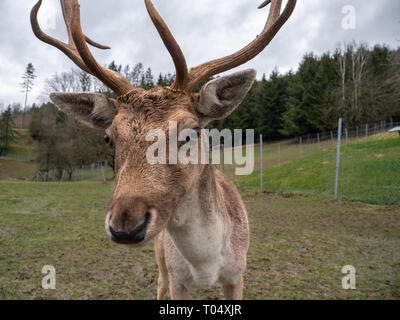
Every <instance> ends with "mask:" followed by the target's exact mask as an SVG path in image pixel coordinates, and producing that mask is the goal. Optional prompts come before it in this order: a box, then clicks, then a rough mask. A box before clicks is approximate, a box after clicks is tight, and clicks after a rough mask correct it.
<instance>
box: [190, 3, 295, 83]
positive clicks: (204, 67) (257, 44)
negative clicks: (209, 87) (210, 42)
mask: <svg viewBox="0 0 400 320" xmlns="http://www.w3.org/2000/svg"><path fill="white" fill-rule="evenodd" d="M296 2H297V0H288V2H287V4H286V7H285V9H284V10H283V12H282V14H281V13H280V10H281V6H282V0H266V1H264V2H263V3H262V4H261V5H260V6H259V8H264V7H265V6H267V5H268V4H270V3H272V5H271V9H270V12H269V15H268V19H267V23H266V25H265V27H264V29H263V31H262V32H261V34H260V35H259V36H258V37H257V38H256V39H255V40H253V41H252V42H251V43H250V44H248V45H247V46H246V47H244V48H243V49H241V50H239V51H237V52H236V53H234V54H231V55H229V56H226V57H224V58H220V59H215V60H212V61H209V62H206V63H203V64H201V65H199V66H196V67H194V68H191V69H190V70H189V75H188V82H187V84H186V85H185V88H184V89H185V90H187V91H193V90H194V89H195V88H196V86H197V85H198V84H199V83H200V82H201V81H203V80H205V79H207V78H208V77H211V76H213V75H216V74H218V73H221V72H224V71H227V70H230V69H233V68H236V67H238V66H240V65H242V64H244V63H246V62H248V61H250V60H251V59H253V58H254V57H256V56H257V55H258V54H259V53H260V52H261V51H263V50H264V49H265V47H266V46H267V45H268V44H269V43H270V42H271V41H272V39H273V38H274V37H275V35H276V34H277V33H278V31H279V30H280V29H281V28H282V26H283V25H284V24H285V22H286V21H287V20H288V19H289V17H290V16H291V15H292V13H293V10H294V8H295V7H296Z"/></svg>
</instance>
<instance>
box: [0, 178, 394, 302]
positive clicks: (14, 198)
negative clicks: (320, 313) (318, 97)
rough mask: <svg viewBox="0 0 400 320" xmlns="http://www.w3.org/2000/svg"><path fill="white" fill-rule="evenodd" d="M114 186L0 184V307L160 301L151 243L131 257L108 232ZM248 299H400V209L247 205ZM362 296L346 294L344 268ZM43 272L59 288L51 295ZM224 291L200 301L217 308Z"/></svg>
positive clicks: (274, 198) (314, 202) (253, 200)
mask: <svg viewBox="0 0 400 320" xmlns="http://www.w3.org/2000/svg"><path fill="white" fill-rule="evenodd" d="M111 190H112V185H111V184H101V183H93V182H91V183H90V182H79V183H33V182H7V181H3V182H1V181H0V299H154V298H155V296H156V282H157V266H156V262H155V258H154V250H153V247H152V244H148V245H146V246H145V247H143V248H140V249H129V248H127V247H125V246H119V245H116V244H113V243H112V242H111V241H110V240H109V239H108V237H107V236H106V234H105V231H104V230H103V228H104V227H103V225H104V208H105V204H106V201H107V200H108V198H109V196H110V195H111ZM244 200H245V203H246V206H247V209H248V212H249V219H250V230H251V241H250V242H251V245H250V250H249V255H248V268H247V272H246V275H245V282H244V283H245V288H244V298H245V299H373V298H374V299H400V263H399V261H400V206H379V205H369V204H363V203H355V202H354V203H344V202H340V201H339V202H334V201H330V200H324V199H320V198H314V197H311V196H299V195H290V194H283V195H278V194H274V195H270V194H256V195H253V196H246V197H245V199H244ZM348 264H350V265H353V266H354V267H356V269H357V289H356V290H349V291H348V290H343V289H342V288H341V279H342V276H343V275H342V274H341V268H342V267H343V266H344V265H348ZM44 265H53V266H54V267H55V268H56V275H57V289H56V290H44V289H42V288H41V280H42V277H43V276H44V274H42V273H41V269H42V267H43V266H44ZM221 292H222V291H221V289H220V288H211V289H206V290H200V291H199V292H198V295H197V297H198V298H203V299H204V298H208V299H220V298H222V293H221Z"/></svg>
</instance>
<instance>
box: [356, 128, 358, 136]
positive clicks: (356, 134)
mask: <svg viewBox="0 0 400 320" xmlns="http://www.w3.org/2000/svg"><path fill="white" fill-rule="evenodd" d="M356 138H357V139H358V126H357V127H356Z"/></svg>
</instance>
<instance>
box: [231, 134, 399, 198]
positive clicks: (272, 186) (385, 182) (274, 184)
mask: <svg viewBox="0 0 400 320" xmlns="http://www.w3.org/2000/svg"><path fill="white" fill-rule="evenodd" d="M320 147H321V151H320V152H318V149H317V145H315V144H314V145H305V146H304V147H303V156H302V157H300V156H299V151H298V148H299V147H298V145H293V144H289V145H286V146H285V147H282V150H284V151H283V153H282V154H284V158H282V159H281V163H280V164H279V163H278V159H277V155H278V153H277V152H276V150H275V149H276V144H274V145H273V146H271V145H266V146H265V147H264V149H263V168H264V170H263V181H264V184H263V187H264V190H267V191H274V192H297V193H311V194H314V195H318V196H322V197H324V198H333V194H334V184H335V173H336V154H337V149H336V147H335V146H333V145H332V143H331V142H324V144H323V145H321V146H320ZM259 159H260V158H259V147H256V148H255V163H256V167H255V168H256V170H255V172H254V173H253V174H252V175H250V176H236V177H235V176H234V168H235V166H234V165H226V166H225V169H226V170H225V171H226V174H227V175H228V176H229V177H230V178H231V179H232V180H233V181H234V182H235V183H236V185H237V186H238V187H239V189H240V190H241V191H242V192H243V193H246V194H251V193H254V192H257V191H258V190H260V171H259ZM340 161H341V162H340V174H339V190H338V191H339V198H340V199H342V200H346V201H362V202H367V203H372V204H400V138H399V135H398V134H397V133H393V134H389V133H381V134H377V135H374V136H371V137H368V138H364V139H360V140H356V141H352V142H351V143H349V144H344V145H343V146H342V149H341V159H340Z"/></svg>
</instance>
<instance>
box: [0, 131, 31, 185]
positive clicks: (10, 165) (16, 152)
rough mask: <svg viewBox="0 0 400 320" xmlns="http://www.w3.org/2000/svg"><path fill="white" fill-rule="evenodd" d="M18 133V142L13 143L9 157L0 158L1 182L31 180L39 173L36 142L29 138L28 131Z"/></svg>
mask: <svg viewBox="0 0 400 320" xmlns="http://www.w3.org/2000/svg"><path fill="white" fill-rule="evenodd" d="M16 131H17V134H18V138H17V141H15V142H13V143H11V144H10V148H9V151H8V153H7V155H6V156H5V157H1V158H0V180H8V179H11V180H13V179H25V180H30V179H32V178H33V177H34V175H35V173H36V171H37V164H36V163H35V158H36V155H35V146H36V142H35V141H34V140H33V139H32V138H31V137H30V136H29V132H28V130H25V129H17V130H16Z"/></svg>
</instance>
